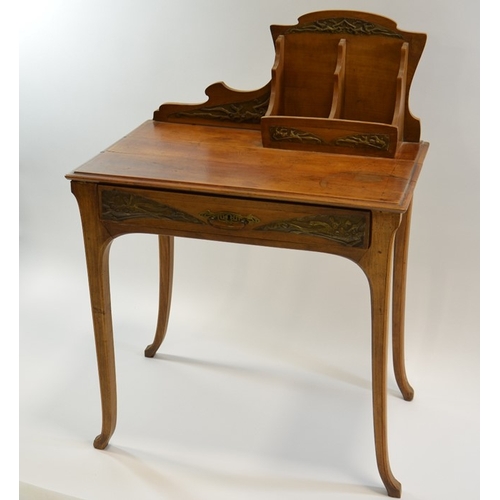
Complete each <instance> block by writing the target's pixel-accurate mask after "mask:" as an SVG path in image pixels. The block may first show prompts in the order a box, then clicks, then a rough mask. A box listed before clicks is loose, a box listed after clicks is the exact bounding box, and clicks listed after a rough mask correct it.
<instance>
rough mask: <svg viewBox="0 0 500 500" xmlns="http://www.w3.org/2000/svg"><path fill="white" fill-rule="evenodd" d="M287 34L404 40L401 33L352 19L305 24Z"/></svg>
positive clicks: (291, 29)
mask: <svg viewBox="0 0 500 500" xmlns="http://www.w3.org/2000/svg"><path fill="white" fill-rule="evenodd" d="M285 33H286V34H289V33H329V34H346V35H365V36H388V37H392V38H401V39H402V38H403V37H402V36H401V35H400V34H399V33H397V32H395V31H392V30H390V29H388V28H386V27H384V26H381V25H380V24H375V23H370V22H368V21H363V20H362V19H352V18H349V17H332V18H330V19H320V20H318V21H314V22H312V23H308V24H303V25H302V26H295V27H291V28H289V29H288V30H287V31H286V32H285Z"/></svg>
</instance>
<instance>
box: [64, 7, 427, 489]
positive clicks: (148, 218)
mask: <svg viewBox="0 0 500 500" xmlns="http://www.w3.org/2000/svg"><path fill="white" fill-rule="evenodd" d="M271 31H272V34H273V39H274V41H275V43H276V49H277V54H276V59H275V65H274V67H273V70H272V82H271V83H270V84H268V85H266V86H265V87H262V88H261V89H258V90H256V91H251V92H243V93H240V92H238V91H235V90H233V89H229V88H228V87H226V86H225V85H223V84H215V85H213V86H211V87H209V89H207V95H208V98H209V99H208V101H207V102H206V103H203V104H199V105H189V104H165V105H162V106H161V107H160V109H159V110H158V111H156V112H155V115H154V117H155V120H152V121H147V122H145V123H144V124H142V125H141V126H139V127H138V128H137V129H136V130H134V131H132V132H131V133H130V134H128V135H127V136H126V137H124V138H123V139H122V140H120V141H118V142H116V143H115V144H114V145H112V146H111V147H109V148H108V149H107V150H105V151H104V152H102V153H101V154H99V155H98V156H96V157H95V158H94V159H92V160H90V161H89V162H87V163H86V164H84V165H82V166H81V167H80V168H78V169H76V170H74V171H73V172H71V173H70V174H68V175H67V178H68V179H70V180H71V186H72V191H73V193H74V194H75V196H76V198H77V201H78V205H79V208H80V214H81V219H82V228H83V235H84V243H85V253H86V260H87V270H88V277H89V290H90V298H91V307H92V317H93V324H94V336H95V342H96V352H97V362H98V370H99V383H100V390H101V405H102V429H101V433H100V434H99V436H97V438H96V439H95V441H94V446H95V447H96V448H100V449H103V448H105V447H106V446H107V444H108V442H109V440H110V438H111V435H112V434H113V432H114V429H115V426H116V414H117V399H116V375H115V361H114V349H113V330H112V319H111V303H110V290H109V269H108V266H109V263H108V260H109V249H110V245H111V242H112V240H113V238H116V237H118V236H120V235H124V234H129V233H151V234H156V235H158V236H159V260H160V293H159V295H160V304H159V310H158V322H157V329H156V333H155V336H154V340H153V342H152V344H150V345H149V346H148V347H147V348H146V350H145V355H146V356H147V357H153V356H154V355H155V353H156V352H157V350H158V349H159V347H160V346H161V343H162V342H163V340H164V338H165V335H166V330H167V324H168V316H169V312H170V303H171V296H172V276H173V238H174V237H175V236H182V237H190V238H201V239H209V240H215V241H227V242H234V243H248V244H254V245H266V246H273V247H279V248H294V249H301V250H308V251H318V252H326V253H330V254H334V255H339V256H342V257H345V258H348V259H350V260H352V261H353V262H355V263H357V264H358V265H359V266H360V267H361V269H362V270H363V271H364V273H365V275H366V276H367V279H368V283H369V287H370V297H371V319H372V388H373V417H374V435H375V450H376V459H377V466H378V469H379V473H380V476H381V478H382V481H383V483H384V485H385V487H386V489H387V492H388V494H389V496H392V497H400V496H401V484H400V483H399V481H397V479H396V478H395V477H394V475H393V473H392V471H391V467H390V463H389V452H388V435H387V390H386V385H387V356H388V338H389V333H388V330H389V328H388V327H389V309H390V307H389V300H390V293H391V288H392V296H393V297H392V300H393V303H392V305H393V307H392V309H393V311H392V332H393V335H392V342H393V363H394V371H395V376H396V380H397V383H398V385H399V387H400V389H401V392H402V394H403V397H404V399H406V400H411V399H412V398H413V389H412V387H411V386H410V384H409V382H408V379H407V376H406V370H405V362H404V309H405V287H406V265H407V257H408V242H409V227H410V217H411V206H412V200H413V191H414V188H415V185H416V182H417V179H418V176H419V173H420V170H421V167H422V164H423V161H424V158H425V155H426V152H427V149H428V146H429V145H428V144H427V143H425V142H419V140H420V123H419V121H418V120H417V119H415V118H414V117H412V116H411V114H410V112H409V110H408V93H409V89H410V85H411V80H412V78H413V74H414V72H415V68H416V65H417V63H418V60H419V58H420V55H421V52H422V50H423V47H424V44H425V35H421V34H415V33H407V32H403V31H401V30H399V29H397V27H396V24H395V23H394V22H393V21H390V20H387V19H385V18H382V17H380V16H375V15H371V14H360V13H354V12H350V11H327V12H321V13H313V14H309V15H306V16H303V17H301V18H300V19H299V22H298V24H297V25H295V26H273V27H272V29H271ZM326 33H328V34H329V36H326V37H325V36H324V35H325V34H326ZM304 37H308V38H307V39H308V40H309V39H310V40H311V42H310V43H309V42H308V43H307V44H305V46H306V47H309V48H310V47H311V46H312V47H313V48H314V49H315V51H316V53H319V54H320V57H319V58H318V59H317V60H316V62H315V63H313V62H311V58H310V57H309V58H308V57H307V51H304V50H303V46H302V44H301V43H299V41H300V40H302V39H303V38H304ZM374 40H376V43H375V42H374ZM328 48H330V49H331V50H329V51H328V50H326V49H328ZM290 49H291V52H290ZM290 53H292V54H295V56H294V57H292V58H291V59H290V58H288V59H287V54H288V56H289V55H290ZM351 58H352V60H356V61H357V62H356V66H355V67H353V65H352V64H350V63H349V61H350V60H351ZM285 59H286V61H287V62H285ZM318 61H319V64H318ZM374 61H375V62H376V64H375V65H374ZM308 66H309V67H310V69H311V74H312V75H313V78H312V79H309V78H306V77H304V74H303V73H304V71H303V70H304V69H306V70H307V67H308ZM356 67H357V68H358V69H357V70H356ZM388 70H390V71H389V73H390V74H391V75H395V76H394V78H393V77H392V76H391V79H390V82H389V80H388V79H387V77H386V76H380V75H386V73H387V71H388ZM309 76H310V75H309ZM323 77H324V79H323V80H322V78H323ZM373 78H375V81H376V85H375V86H374V85H373V81H374V80H373ZM365 80H366V81H365ZM318 81H320V82H319V85H320V87H319V91H318V93H317V94H316V93H314V89H315V86H314V85H315V82H318ZM325 82H326V84H325ZM322 85H323V86H322ZM370 86H371V87H370ZM377 86H378V87H377ZM384 86H385V87H386V88H385V87H384ZM374 88H375V90H376V92H380V90H381V89H382V90H383V92H382V93H381V96H380V103H377V102H376V101H377V99H378V97H377V93H376V92H375V93H374ZM353 89H354V90H353ZM356 89H357V90H356ZM377 89H378V90H377ZM386 90H387V92H386ZM309 95H310V97H311V99H310V100H308V96H309ZM369 102H370V103H371V104H369V105H368V103H369ZM373 102H375V104H373ZM266 112H267V113H266ZM280 113H285V115H286V114H287V113H294V114H293V115H291V116H285V118H286V121H284V122H283V121H282V120H281V115H280ZM264 114H266V116H264ZM280 120H281V122H280ZM362 120H364V121H365V122H366V120H371V121H372V122H373V123H372V124H371V126H372V129H371V131H372V133H371V135H370V134H364V129H363V127H364V126H365V122H363V121H362ZM327 122H328V123H327ZM301 124H306V125H307V126H308V127H309V129H307V130H305V131H301V130H300V129H299V126H300V125H301ZM206 125H210V126H206ZM332 125H333V126H332ZM280 126H281V127H282V128H281V129H279V127H280ZM227 127H231V128H230V129H228V128H227ZM273 127H274V129H273ZM266 134H268V135H267V136H266ZM271 134H277V135H276V136H275V137H274V138H273V137H272V136H271ZM363 134H364V135H363ZM379 136H380V137H379ZM384 136H389V142H390V144H391V146H390V148H389V149H387V151H385V152H382V153H381V152H377V153H376V156H370V155H371V154H372V152H371V151H370V148H376V147H378V146H379V145H380V144H381V143H382V144H383V141H384V140H385V139H384ZM277 139H279V140H277ZM272 140H275V141H276V142H279V141H281V140H283V141H287V142H288V144H286V148H285V149H279V148H278V147H275V146H273V147H272V148H266V147H263V141H264V143H265V142H266V141H272ZM297 140H298V141H303V142H308V143H314V142H317V141H318V140H320V141H321V140H324V141H326V142H334V143H335V144H334V148H333V149H330V151H335V153H334V154H332V153H328V152H324V150H322V149H321V147H320V148H316V149H318V150H317V151H314V150H313V151H304V150H303V149H305V148H300V147H299V148H297V150H295V149H294V141H297ZM346 141H347V142H346ZM359 142H361V143H362V147H360V148H359V149H355V150H354V152H355V153H356V154H353V149H349V148H356V147H357V146H359V144H358V143H359ZM342 148H344V149H342ZM391 148H392V149H391ZM339 152H345V153H346V154H338V153H339ZM384 155H385V156H386V157H383V156H384ZM391 272H392V276H391Z"/></svg>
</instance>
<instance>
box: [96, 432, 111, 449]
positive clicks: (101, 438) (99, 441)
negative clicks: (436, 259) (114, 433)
mask: <svg viewBox="0 0 500 500" xmlns="http://www.w3.org/2000/svg"><path fill="white" fill-rule="evenodd" d="M110 439H111V436H105V435H104V434H99V435H98V436H97V437H96V438H95V439H94V448H95V449H97V450H104V449H105V448H106V447H107V446H108V444H109V440H110Z"/></svg>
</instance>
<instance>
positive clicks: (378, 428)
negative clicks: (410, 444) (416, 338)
mask: <svg viewBox="0 0 500 500" xmlns="http://www.w3.org/2000/svg"><path fill="white" fill-rule="evenodd" d="M372 223H373V233H372V234H373V240H372V244H371V246H370V249H369V250H368V252H367V253H366V254H365V256H364V257H363V258H362V259H361V261H360V262H359V264H360V266H361V267H362V269H363V270H364V272H365V274H366V276H367V278H368V282H369V284H370V297H371V317H372V398H373V424H374V433H375V452H376V457H377V467H378V470H379V473H380V477H381V479H382V481H383V483H384V485H385V487H386V489H387V493H388V495H389V496H390V497H394V498H399V497H400V496H401V483H400V482H399V481H398V480H397V479H396V478H395V477H394V475H393V473H392V471H391V466H390V464H389V449H388V440H387V355H388V336H389V334H388V330H389V300H390V287H391V261H392V253H393V241H394V234H395V231H396V229H397V228H398V226H399V223H400V217H399V216H398V215H397V214H383V213H379V212H374V213H373V221H372Z"/></svg>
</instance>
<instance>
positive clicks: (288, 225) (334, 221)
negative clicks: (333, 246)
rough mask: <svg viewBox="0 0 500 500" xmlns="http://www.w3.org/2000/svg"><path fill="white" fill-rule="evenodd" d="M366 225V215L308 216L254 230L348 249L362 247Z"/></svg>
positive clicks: (272, 223)
mask: <svg viewBox="0 0 500 500" xmlns="http://www.w3.org/2000/svg"><path fill="white" fill-rule="evenodd" d="M366 224H367V216H366V215H353V216H345V215H309V216H304V217H297V218H295V219H288V220H283V221H276V222H271V223H269V224H265V225H263V226H259V227H257V228H255V230H256V231H278V232H281V233H292V234H299V235H306V236H316V237H319V238H324V239H327V240H330V241H334V242H336V243H340V244H342V245H345V246H348V247H364V246H365V244H366V241H365V237H366Z"/></svg>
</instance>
